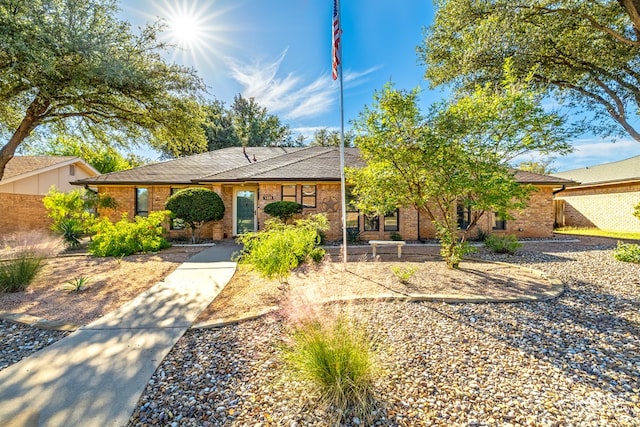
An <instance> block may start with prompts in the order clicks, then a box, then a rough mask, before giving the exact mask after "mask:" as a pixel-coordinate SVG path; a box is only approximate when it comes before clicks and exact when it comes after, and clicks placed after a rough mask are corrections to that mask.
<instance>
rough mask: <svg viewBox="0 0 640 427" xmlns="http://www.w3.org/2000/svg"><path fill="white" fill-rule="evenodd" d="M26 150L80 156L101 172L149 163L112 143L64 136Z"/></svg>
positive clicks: (47, 154) (45, 154)
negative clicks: (122, 151) (105, 143)
mask: <svg viewBox="0 0 640 427" xmlns="http://www.w3.org/2000/svg"><path fill="white" fill-rule="evenodd" d="M25 151H26V153H27V154H31V155H44V156H76V157H80V158H81V159H83V160H85V161H86V162H87V163H89V164H90V165H91V166H93V167H94V168H96V170H97V171H98V172H100V173H109V172H116V171H120V170H125V169H131V168H135V167H138V166H142V165H144V164H145V163H149V160H147V159H145V158H143V157H141V156H138V155H136V154H133V153H128V154H126V155H123V154H122V153H120V151H118V150H117V149H116V148H115V147H113V146H110V145H104V144H100V143H90V142H88V141H83V140H81V139H79V138H74V137H64V136H58V137H57V138H55V139H54V140H52V141H48V142H46V143H41V144H35V145H30V146H29V148H28V149H26V150H25Z"/></svg>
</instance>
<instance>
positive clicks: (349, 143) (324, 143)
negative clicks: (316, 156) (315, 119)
mask: <svg viewBox="0 0 640 427" xmlns="http://www.w3.org/2000/svg"><path fill="white" fill-rule="evenodd" d="M354 138H355V135H354V133H353V131H347V132H345V134H344V146H345V147H353V140H354ZM309 145H310V146H312V147H314V146H319V147H339V146H340V131H338V130H329V129H327V128H320V129H318V130H317V131H315V132H314V134H313V141H311V144H309Z"/></svg>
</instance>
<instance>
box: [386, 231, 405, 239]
mask: <svg viewBox="0 0 640 427" xmlns="http://www.w3.org/2000/svg"><path fill="white" fill-rule="evenodd" d="M389 237H391V240H394V241H400V240H402V236H401V235H400V233H398V232H397V231H394V232H393V233H391V235H390V236H389Z"/></svg>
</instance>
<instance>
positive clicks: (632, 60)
mask: <svg viewBox="0 0 640 427" xmlns="http://www.w3.org/2000/svg"><path fill="white" fill-rule="evenodd" d="M639 9H640V6H639V4H638V2H635V1H575V0H558V1H553V2H550V1H547V0H532V1H526V2H514V1H511V0H494V1H483V0H441V1H438V8H437V12H436V15H435V19H434V23H433V25H432V26H431V27H429V28H428V30H427V32H426V38H425V40H424V43H423V45H422V46H420V47H419V48H418V54H419V56H420V58H421V59H422V61H423V62H424V64H425V65H426V74H425V77H426V78H427V79H428V80H429V81H430V82H431V84H432V86H438V85H441V84H452V85H453V86H454V88H457V89H459V90H460V91H469V90H473V88H474V87H475V86H476V85H478V84H480V85H484V84H485V83H486V82H493V83H497V82H498V81H499V79H500V78H501V76H503V70H502V67H503V63H504V59H505V58H512V59H513V65H514V68H513V71H514V72H515V74H516V76H518V77H519V78H521V79H524V78H526V77H527V76H532V77H533V80H534V83H535V84H536V86H537V87H539V88H540V89H542V90H544V91H545V92H546V94H549V95H551V96H555V97H556V98H557V99H558V100H559V101H560V102H566V103H567V104H569V105H570V106H576V105H579V106H582V107H583V109H584V111H586V112H589V123H588V125H589V126H590V127H591V128H592V129H594V130H595V131H597V132H598V131H599V132H600V133H602V134H604V135H607V134H609V133H612V132H614V133H623V132H627V133H628V134H629V135H630V136H631V137H632V138H634V139H636V140H638V141H640V133H639V129H638V128H637V123H638V122H637V118H638V111H640V104H639V100H640V81H639V78H638V74H637V70H638V58H639V57H640V44H639V42H638V34H639V32H638V31H639V30H640V10H639ZM593 113H595V114H596V115H595V118H594V117H593ZM611 118H613V120H614V121H615V122H617V124H618V125H619V127H617V129H616V128H614V127H612V126H610V120H611ZM634 126H635V128H634Z"/></svg>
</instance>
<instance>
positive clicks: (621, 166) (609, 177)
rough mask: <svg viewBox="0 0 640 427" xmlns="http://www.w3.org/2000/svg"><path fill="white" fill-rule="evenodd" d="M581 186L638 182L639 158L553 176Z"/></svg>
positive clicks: (639, 176)
mask: <svg viewBox="0 0 640 427" xmlns="http://www.w3.org/2000/svg"><path fill="white" fill-rule="evenodd" d="M553 175H554V176H558V177H561V178H566V179H571V180H573V181H577V182H579V183H581V184H582V185H588V184H604V183H610V182H620V181H636V180H640V156H635V157H631V158H629V159H625V160H620V161H617V162H611V163H603V164H600V165H595V166H588V167H586V168H580V169H572V170H568V171H566V172H557V173H554V174H553Z"/></svg>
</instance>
